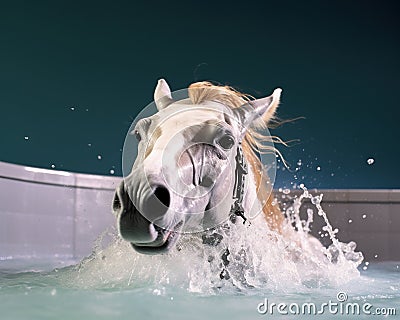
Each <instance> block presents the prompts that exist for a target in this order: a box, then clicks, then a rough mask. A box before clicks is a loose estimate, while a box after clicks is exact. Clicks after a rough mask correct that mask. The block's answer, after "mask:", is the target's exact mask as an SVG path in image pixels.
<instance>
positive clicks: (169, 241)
mask: <svg viewBox="0 0 400 320" xmlns="http://www.w3.org/2000/svg"><path fill="white" fill-rule="evenodd" d="M126 183H127V182H126V181H122V182H121V184H120V185H119V186H118V188H117V190H116V192H115V196H114V200H113V211H114V213H115V214H116V216H117V219H118V229H119V233H120V235H121V237H122V239H124V240H126V241H128V242H130V244H131V245H132V247H133V248H134V249H135V250H136V251H138V252H140V253H144V254H159V253H165V252H167V251H168V250H169V249H171V248H172V247H173V246H174V245H175V243H176V241H177V240H178V238H179V231H180V229H181V227H182V225H183V222H182V221H180V222H178V223H174V222H173V221H174V220H175V219H169V216H168V215H169V214H168V210H169V205H170V194H169V191H168V190H167V189H166V188H165V187H163V186H162V185H156V184H155V185H153V187H147V186H146V187H144V188H143V187H142V188H134V187H133V188H130V187H128V188H126ZM132 199H134V201H135V203H133V202H132Z"/></svg>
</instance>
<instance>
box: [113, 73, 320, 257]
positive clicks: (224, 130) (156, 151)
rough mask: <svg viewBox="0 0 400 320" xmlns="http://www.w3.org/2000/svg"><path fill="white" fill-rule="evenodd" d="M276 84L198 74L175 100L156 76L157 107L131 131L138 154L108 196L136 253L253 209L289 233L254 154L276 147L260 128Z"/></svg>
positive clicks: (163, 249) (274, 104)
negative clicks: (257, 91) (254, 86)
mask: <svg viewBox="0 0 400 320" xmlns="http://www.w3.org/2000/svg"><path fill="white" fill-rule="evenodd" d="M281 92H282V90H281V89H280V88H277V89H275V90H274V91H273V93H272V94H271V95H270V96H267V97H263V98H259V99H254V98H253V97H251V96H249V95H246V94H243V93H241V92H239V91H236V90H235V89H233V88H231V87H229V86H223V85H215V84H212V83H210V82H205V81H204V82H196V83H192V84H191V85H190V86H189V87H188V98H186V99H181V100H175V99H174V98H173V97H172V94H171V90H170V88H169V86H168V84H167V82H166V81H165V80H164V79H160V80H159V81H158V84H157V86H156V88H155V91H154V102H155V105H156V107H157V112H156V113H155V114H154V115H152V116H150V117H147V118H144V119H141V120H140V121H138V122H137V124H136V126H135V128H134V130H133V131H132V132H131V134H133V135H135V136H136V138H137V144H138V153H137V157H136V159H135V162H134V164H133V166H132V169H131V172H130V174H129V175H128V176H126V177H125V178H124V179H123V180H122V181H121V183H120V184H119V186H118V187H117V188H116V191H115V196H114V199H113V208H112V209H113V212H114V214H115V216H116V218H117V225H118V231H119V234H120V236H121V237H122V239H123V240H125V241H128V242H129V243H130V244H131V246H132V247H133V248H134V249H135V250H136V251H137V252H139V253H143V254H159V253H167V252H169V251H170V250H171V249H172V248H173V247H174V246H175V245H176V243H177V241H178V239H179V238H180V235H181V233H183V232H185V231H187V230H189V231H190V232H202V231H204V230H212V229H213V228H215V227H216V226H221V225H224V224H225V225H226V224H229V223H233V224H237V223H241V222H239V221H243V222H246V220H247V219H248V217H250V216H252V217H255V216H257V214H258V213H261V214H262V216H263V218H264V219H263V220H264V222H266V227H267V228H268V229H269V230H272V231H274V232H276V233H277V234H283V233H285V232H286V233H288V231H287V230H288V228H287V224H288V223H287V222H286V219H285V216H284V214H283V213H282V211H281V210H280V208H279V205H278V203H277V202H276V201H274V195H273V192H272V186H271V183H270V179H269V178H268V176H266V174H265V169H264V165H263V163H262V161H261V159H260V152H262V151H263V150H264V149H268V151H272V152H278V153H279V151H277V150H276V149H275V148H273V147H271V146H266V145H265V144H264V142H265V141H272V140H273V137H271V136H267V135H265V134H264V132H265V129H266V128H268V126H269V124H270V123H273V121H274V120H275V114H276V110H277V108H278V105H279V103H280V96H281ZM274 156H275V154H274ZM250 222H251V223H255V222H254V221H250ZM289 229H290V228H289ZM285 230H286V231H285ZM216 240H218V239H215V238H213V239H211V240H209V241H211V242H215V241H216ZM315 240H316V239H315ZM316 241H317V240H316ZM205 242H207V240H206V241H205ZM317 242H318V241H317Z"/></svg>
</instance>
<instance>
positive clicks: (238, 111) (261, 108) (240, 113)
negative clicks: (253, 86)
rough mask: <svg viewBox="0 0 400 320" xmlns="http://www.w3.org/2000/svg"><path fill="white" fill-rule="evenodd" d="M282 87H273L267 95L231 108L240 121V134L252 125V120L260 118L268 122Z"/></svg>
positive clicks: (276, 105)
mask: <svg viewBox="0 0 400 320" xmlns="http://www.w3.org/2000/svg"><path fill="white" fill-rule="evenodd" d="M281 92H282V89H280V88H278V89H275V90H274V92H273V93H272V95H270V96H269V97H265V98H261V99H257V100H252V101H249V102H247V103H246V104H244V105H242V106H240V107H239V108H235V109H233V112H234V114H235V115H236V118H237V119H238V120H239V121H240V123H241V126H242V129H241V131H242V134H244V133H245V132H246V130H247V129H248V128H249V127H251V126H252V124H253V122H254V121H257V120H261V121H263V122H265V123H268V121H269V120H271V118H272V117H273V116H274V114H275V111H276V109H277V108H278V105H279V101H280V97H281Z"/></svg>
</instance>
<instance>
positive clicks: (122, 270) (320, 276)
mask: <svg viewBox="0 0 400 320" xmlns="http://www.w3.org/2000/svg"><path fill="white" fill-rule="evenodd" d="M300 188H301V189H302V190H303V193H302V194H301V195H300V196H299V197H297V198H295V199H294V201H293V204H292V205H291V206H290V207H288V208H287V209H286V212H285V215H286V225H285V227H284V228H283V233H282V234H278V233H276V232H275V231H272V230H269V229H268V226H267V223H266V222H265V219H264V217H263V216H261V215H259V216H258V217H256V218H255V219H254V220H252V222H251V224H250V225H243V224H242V223H236V224H229V225H225V226H220V227H218V228H216V229H214V230H210V231H208V233H209V235H215V234H218V235H219V238H221V236H222V239H220V240H221V241H220V243H219V244H218V245H216V246H211V245H206V244H203V241H202V234H184V235H182V236H181V239H180V241H179V242H178V244H177V245H176V247H175V248H174V249H172V250H171V251H170V252H169V253H168V254H163V255H155V256H148V255H141V254H138V253H136V252H135V251H134V250H133V249H132V248H131V246H130V245H129V243H127V242H125V241H122V240H120V239H119V237H118V236H117V235H115V234H112V240H111V243H110V244H108V245H102V241H103V237H101V238H100V239H99V240H98V243H97V245H96V247H95V249H94V250H93V253H92V254H91V255H90V256H89V257H87V258H86V259H84V260H83V261H82V262H81V263H80V264H79V265H77V266H75V267H72V270H71V267H70V268H69V269H68V271H71V272H64V273H62V275H60V276H61V277H60V279H61V281H62V282H63V283H64V284H65V285H67V286H73V287H80V288H82V287H83V288H128V287H131V288H140V287H148V286H150V287H152V288H153V289H154V290H153V293H154V294H156V295H158V294H164V293H165V291H166V290H167V288H168V286H169V285H173V286H174V287H180V288H182V289H184V290H187V291H189V292H195V293H199V294H205V295H209V294H215V293H218V292H221V290H223V292H232V291H233V292H247V293H251V292H252V290H253V292H255V291H257V290H260V289H263V290H265V289H270V290H272V291H279V292H285V291H287V290H290V291H292V290H300V291H301V290H302V289H306V288H326V287H338V286H340V285H343V284H345V283H347V282H349V281H350V280H352V279H355V278H358V277H359V271H358V270H357V267H358V266H359V265H360V263H361V262H362V260H363V256H362V254H361V253H360V252H355V251H354V250H355V246H356V245H355V243H354V242H350V243H342V242H340V241H339V240H338V239H337V238H336V232H337V230H334V229H333V228H332V226H331V224H330V223H329V221H328V218H327V215H326V213H325V212H324V210H323V209H322V207H321V201H322V194H321V195H317V196H313V195H312V194H311V193H310V192H309V191H308V190H307V189H306V188H305V187H304V185H301V186H300ZM305 199H310V201H311V203H312V204H313V205H314V206H315V208H316V210H317V213H318V215H319V216H321V217H322V218H323V219H324V221H325V226H324V231H326V232H327V233H328V235H329V237H330V239H331V241H332V244H331V246H329V247H328V248H325V247H323V246H322V245H321V244H320V243H319V241H318V240H317V239H316V238H314V237H313V236H311V235H310V225H311V223H312V222H313V219H314V217H313V210H311V209H309V210H307V216H308V217H307V219H306V220H301V218H300V208H301V206H302V204H303V202H304V201H305ZM254 290H255V291H254Z"/></svg>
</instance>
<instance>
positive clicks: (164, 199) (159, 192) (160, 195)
mask: <svg viewBox="0 0 400 320" xmlns="http://www.w3.org/2000/svg"><path fill="white" fill-rule="evenodd" d="M154 195H155V196H156V198H157V199H158V200H159V201H160V202H161V203H162V204H163V205H164V206H166V207H167V208H169V204H170V202H171V198H170V195H169V191H168V189H167V188H164V187H162V186H158V187H157V188H155V190H154Z"/></svg>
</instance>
